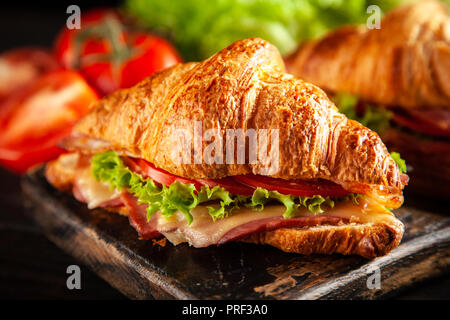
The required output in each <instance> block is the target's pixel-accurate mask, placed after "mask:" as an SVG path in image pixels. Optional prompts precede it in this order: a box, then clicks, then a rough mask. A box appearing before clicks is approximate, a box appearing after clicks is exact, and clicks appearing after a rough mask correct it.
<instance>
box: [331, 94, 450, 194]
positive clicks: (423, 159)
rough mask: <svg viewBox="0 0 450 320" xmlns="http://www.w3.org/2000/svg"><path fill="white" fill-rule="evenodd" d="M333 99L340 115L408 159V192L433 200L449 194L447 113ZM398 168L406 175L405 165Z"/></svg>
mask: <svg viewBox="0 0 450 320" xmlns="http://www.w3.org/2000/svg"><path fill="white" fill-rule="evenodd" d="M332 99H333V100H334V102H335V103H336V106H337V107H338V109H339V111H340V112H341V113H343V114H345V115H346V116H347V117H348V118H350V119H354V120H356V121H358V122H360V123H361V124H362V125H364V126H366V127H368V128H370V129H372V130H374V131H376V132H377V133H378V134H379V135H380V136H381V137H382V139H383V141H384V143H385V144H386V146H387V147H388V148H389V150H391V151H393V152H397V153H400V154H401V155H402V156H403V157H404V158H405V159H406V160H407V162H408V167H409V169H410V170H409V172H408V173H409V175H410V176H411V179H412V180H413V181H414V183H413V184H412V185H411V186H410V188H409V189H410V190H412V191H419V192H420V193H423V194H428V195H430V196H435V197H439V196H447V195H448V194H450V187H449V186H450V111H449V110H447V109H444V108H428V109H426V108H423V109H420V110H419V109H406V108H401V107H383V106H379V105H372V104H370V103H367V102H365V101H363V100H361V99H359V98H358V97H357V96H355V95H350V94H346V93H338V94H334V95H332ZM401 169H403V170H402V171H403V172H406V166H405V165H404V166H401ZM436 185H440V186H442V187H441V188H435V186H436Z"/></svg>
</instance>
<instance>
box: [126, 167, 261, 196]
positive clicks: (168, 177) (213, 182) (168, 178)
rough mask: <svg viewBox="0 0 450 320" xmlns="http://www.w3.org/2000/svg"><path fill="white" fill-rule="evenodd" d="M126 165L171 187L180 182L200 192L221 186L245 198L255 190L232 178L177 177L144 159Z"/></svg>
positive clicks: (145, 176)
mask: <svg viewBox="0 0 450 320" xmlns="http://www.w3.org/2000/svg"><path fill="white" fill-rule="evenodd" d="M126 164H127V165H128V166H129V167H130V168H131V170H133V171H134V172H137V173H139V174H141V175H142V176H143V177H144V178H151V179H152V180H153V181H155V182H156V183H158V184H160V185H165V186H170V185H171V184H172V183H174V182H175V181H179V182H181V183H184V184H189V183H192V184H193V185H194V186H195V188H196V189H197V190H200V189H201V187H202V185H208V186H210V187H211V188H213V187H215V186H221V187H223V188H225V190H227V191H229V192H231V193H234V194H240V195H244V196H251V195H252V194H253V190H254V189H253V188H249V187H247V186H244V185H242V184H240V183H239V182H237V181H236V180H233V178H231V177H226V178H222V179H196V180H192V179H187V178H183V177H179V176H176V175H174V174H171V173H170V172H167V171H165V170H162V169H159V168H156V167H155V166H154V165H153V164H151V163H150V162H147V161H145V160H143V159H131V158H127V160H126Z"/></svg>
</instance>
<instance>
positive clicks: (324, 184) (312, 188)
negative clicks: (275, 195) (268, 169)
mask: <svg viewBox="0 0 450 320" xmlns="http://www.w3.org/2000/svg"><path fill="white" fill-rule="evenodd" d="M233 178H234V179H236V180H237V181H239V182H240V183H242V184H244V185H246V186H249V187H253V188H258V187H260V188H264V189H267V190H272V191H278V192H280V193H282V194H290V195H293V196H303V197H311V196H314V195H321V196H324V197H325V196H330V197H339V196H344V195H346V194H348V193H349V192H347V191H346V190H345V189H343V188H342V187H341V186H340V185H338V184H336V183H333V182H331V181H327V180H320V181H306V180H300V179H295V180H284V179H277V178H271V177H267V176H257V175H251V174H249V175H242V176H234V177H233Z"/></svg>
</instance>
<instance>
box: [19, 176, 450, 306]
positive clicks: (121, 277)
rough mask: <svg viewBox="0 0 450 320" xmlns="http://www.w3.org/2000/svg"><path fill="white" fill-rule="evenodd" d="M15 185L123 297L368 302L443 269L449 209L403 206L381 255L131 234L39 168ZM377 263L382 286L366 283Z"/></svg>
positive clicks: (54, 233) (46, 227)
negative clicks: (165, 240)
mask: <svg viewBox="0 0 450 320" xmlns="http://www.w3.org/2000/svg"><path fill="white" fill-rule="evenodd" d="M22 188H23V191H24V194H25V196H26V199H27V201H28V205H29V206H30V210H28V212H30V214H31V215H32V216H33V218H34V220H35V221H36V223H37V224H38V225H39V226H40V227H41V228H42V229H43V231H44V232H45V234H46V235H47V236H48V238H49V239H50V240H52V241H53V242H55V243H56V244H57V245H58V246H59V247H61V248H62V249H64V250H65V251H66V252H68V253H69V254H71V255H73V256H74V257H76V258H77V259H79V260H80V261H81V262H83V263H85V264H87V265H89V266H90V267H91V268H92V269H93V270H94V271H95V272H96V273H97V274H98V275H99V276H100V277H102V278H103V279H105V280H106V281H108V282H109V283H110V284H111V285H112V286H114V287H115V288H117V289H118V290H120V291H121V292H122V293H124V294H125V295H127V296H128V297H130V298H138V299H145V298H153V297H154V298H175V299H349V298H352V299H361V298H364V299H367V298H369V299H373V298H385V297H388V296H390V295H393V294H394V293H397V292H398V291H399V290H402V289H405V288H407V287H409V286H411V285H412V284H413V283H416V282H418V281H421V280H424V279H426V278H430V277H433V276H437V275H440V274H443V273H446V272H449V271H450V216H448V215H446V214H445V213H446V212H443V211H444V210H446V209H442V208H441V209H440V210H441V213H439V212H435V213H431V212H426V211H423V210H419V209H416V208H413V207H409V206H404V207H402V208H401V209H399V210H398V211H397V214H398V216H399V217H400V219H401V220H402V221H403V222H404V223H405V225H406V233H405V236H404V238H403V241H402V243H401V245H400V246H399V247H398V248H397V249H395V250H394V251H393V252H391V253H390V254H389V255H387V256H385V257H380V258H378V259H374V260H366V259H363V258H361V257H357V256H340V255H333V256H323V255H312V256H302V255H298V254H289V253H284V252H282V251H280V250H277V249H275V248H272V247H270V246H260V245H253V244H245V243H229V244H226V245H223V246H220V247H208V248H202V249H196V248H192V247H189V246H188V245H186V244H182V245H179V246H172V245H171V244H167V245H166V246H165V247H161V246H159V245H157V244H154V243H153V241H144V240H139V239H138V238H137V234H136V232H135V231H134V229H133V228H132V227H131V226H129V224H128V221H127V218H126V217H123V216H120V215H117V214H111V213H108V212H106V211H104V210H101V209H97V210H88V209H87V208H86V206H85V205H84V204H81V203H79V202H77V201H76V200H75V199H74V198H73V197H72V196H70V195H67V194H63V193H60V192H58V191H57V190H55V189H54V188H52V187H51V186H50V185H49V184H48V183H47V181H46V180H45V178H44V177H43V174H42V170H37V171H35V172H33V173H30V174H28V175H27V176H25V177H24V179H23V181H22ZM374 268H380V271H381V289H372V290H370V289H368V288H367V285H366V281H367V278H368V277H369V276H371V275H372V274H373V270H374Z"/></svg>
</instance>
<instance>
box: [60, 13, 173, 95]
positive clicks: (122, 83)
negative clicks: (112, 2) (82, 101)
mask: <svg viewBox="0 0 450 320" xmlns="http://www.w3.org/2000/svg"><path fill="white" fill-rule="evenodd" d="M55 53H56V56H57V58H58V60H59V61H60V62H61V63H62V64H63V65H64V66H65V67H66V68H70V69H78V70H79V71H80V72H81V73H82V74H83V76H84V77H85V78H86V79H87V80H88V82H89V83H91V85H92V86H93V87H94V88H95V89H97V90H98V92H100V93H101V94H102V95H104V94H108V93H111V92H113V91H115V90H117V89H119V88H128V87H131V86H133V85H135V84H137V83H138V82H140V81H141V80H142V79H144V78H145V77H147V76H149V75H151V74H152V73H154V72H156V71H160V70H162V69H165V68H167V67H170V66H172V65H174V64H177V63H179V62H181V59H180V57H179V55H178V53H177V52H176V51H175V49H174V48H173V47H172V46H171V45H170V44H169V43H168V42H166V41H165V40H163V39H161V38H158V37H156V36H153V35H151V34H149V33H147V32H143V31H135V30H128V29H127V26H125V24H124V23H123V19H122V18H121V16H120V15H119V14H118V13H117V12H116V11H114V10H112V9H109V10H108V9H101V10H93V11H89V12H87V13H86V14H84V15H82V17H81V29H80V30H76V29H73V30H69V29H67V28H64V29H63V30H62V31H61V32H60V34H59V36H58V39H57V42H56V44H55Z"/></svg>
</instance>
